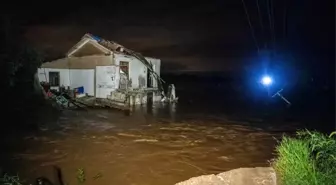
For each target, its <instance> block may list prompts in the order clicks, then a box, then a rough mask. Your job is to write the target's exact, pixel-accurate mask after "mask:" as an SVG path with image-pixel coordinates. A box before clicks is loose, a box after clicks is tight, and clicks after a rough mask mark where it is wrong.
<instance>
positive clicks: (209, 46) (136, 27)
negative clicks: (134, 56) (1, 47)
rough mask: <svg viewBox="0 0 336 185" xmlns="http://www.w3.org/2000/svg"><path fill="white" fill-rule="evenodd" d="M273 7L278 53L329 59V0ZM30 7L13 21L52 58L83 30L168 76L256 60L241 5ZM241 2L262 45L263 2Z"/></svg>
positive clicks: (265, 34) (266, 37) (280, 1)
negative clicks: (147, 59)
mask: <svg viewBox="0 0 336 185" xmlns="http://www.w3.org/2000/svg"><path fill="white" fill-rule="evenodd" d="M257 2H258V3H259V5H260V8H261V13H262V18H263V21H262V23H263V26H264V30H262V29H261V25H260V22H259V20H260V19H259V16H258V11H257V6H256V5H257V4H256V3H257ZM271 2H273V7H274V28H275V35H276V43H277V49H278V50H279V52H283V51H282V50H281V48H282V49H285V50H286V52H287V51H291V52H293V53H294V54H296V53H299V54H300V55H302V54H304V53H312V51H318V52H316V54H315V55H316V56H315V55H314V56H315V57H317V58H319V57H326V56H329V55H330V53H334V41H335V37H334V36H335V33H334V26H335V25H334V24H335V20H334V17H335V15H334V4H333V2H332V1H326V0H322V1H319V2H317V1H313V0H307V1H303V0H302V1H299V0H271ZM329 2H330V3H329ZM29 3H30V2H29ZM29 3H27V7H28V6H29V7H31V8H26V9H25V10H16V11H15V12H19V13H17V14H16V17H17V18H18V19H19V20H20V21H21V22H23V23H25V24H26V28H27V32H26V34H25V36H26V38H27V39H28V40H29V41H30V42H32V43H33V44H34V45H35V46H36V47H37V48H39V49H41V50H43V51H45V52H47V54H49V55H51V56H59V55H60V54H63V53H65V52H66V51H67V50H68V49H69V48H70V47H71V46H72V45H74V44H75V43H76V42H77V41H78V40H79V39H80V38H81V36H82V35H84V34H85V33H87V32H89V33H92V34H95V35H98V36H101V37H104V38H105V39H108V40H114V41H116V42H118V43H120V44H122V45H124V46H126V47H128V48H130V49H133V50H135V51H138V52H141V53H143V54H144V55H146V56H153V57H158V58H160V59H161V60H162V63H163V67H164V69H165V70H201V71H204V70H205V71H209V70H235V69H240V68H241V67H243V66H245V65H249V63H250V62H249V61H250V59H251V58H252V57H253V56H255V55H256V54H257V48H256V46H255V43H254V42H253V39H252V36H251V30H250V28H249V25H248V22H247V18H246V15H245V13H244V7H243V4H242V1H241V0H217V1H216V0H208V1H182V0H180V1H158V0H157V1H154V0H152V1H149V0H147V1H135V3H134V2H132V1H108V0H106V1H100V0H97V1H87V2H84V1H67V2H62V1H52V2H51V1H46V2H44V3H42V4H39V3H34V4H31V3H30V4H29ZM245 3H246V6H247V10H248V11H249V16H250V18H251V20H252V25H253V27H254V29H255V34H256V37H257V40H258V42H259V45H264V44H263V42H265V41H267V42H270V41H271V37H270V28H269V25H268V18H269V17H268V14H267V13H268V12H267V8H266V5H267V0H258V1H257V0H245ZM284 11H286V22H285V25H286V27H285V28H286V29H285V30H286V32H284V27H283V25H284ZM316 45H319V46H316ZM260 47H261V46H260ZM333 55H334V54H333ZM330 56H331V55H330Z"/></svg>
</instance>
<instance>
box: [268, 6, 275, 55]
mask: <svg viewBox="0 0 336 185" xmlns="http://www.w3.org/2000/svg"><path fill="white" fill-rule="evenodd" d="M270 1H272V0H267V12H268V21H269V27H270V31H271V39H272V40H273V48H272V49H274V30H273V23H272V22H273V21H272V13H271V8H270V5H271V3H270Z"/></svg>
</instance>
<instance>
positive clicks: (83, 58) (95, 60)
mask: <svg viewBox="0 0 336 185" xmlns="http://www.w3.org/2000/svg"><path fill="white" fill-rule="evenodd" d="M110 43H112V42H110V41H107V40H103V39H100V38H98V37H95V36H93V35H91V34H85V35H84V36H83V37H82V39H81V40H80V41H79V42H78V43H77V44H76V45H75V46H73V47H72V48H71V49H70V50H69V51H68V53H67V54H66V56H65V57H64V58H61V59H58V60H54V61H51V62H47V63H44V64H42V66H41V67H40V68H39V69H38V77H39V81H40V82H48V83H49V84H50V87H51V89H56V90H57V89H59V88H60V87H62V86H64V87H70V89H74V88H78V87H83V89H84V93H85V94H87V95H89V96H94V97H96V98H107V96H109V95H111V92H113V91H115V90H117V89H125V88H128V89H131V90H132V89H148V88H151V89H155V88H158V85H159V84H158V80H157V78H155V76H154V75H153V73H155V75H156V76H157V75H158V76H160V68H161V61H160V59H156V58H151V57H145V61H146V62H148V63H144V62H143V61H141V60H139V58H137V57H135V56H133V55H130V54H128V53H125V52H123V48H122V46H121V48H120V47H115V46H120V45H118V44H113V45H112V44H110ZM146 64H147V65H146ZM148 64H149V65H150V68H151V69H149V67H148ZM150 70H151V71H150Z"/></svg>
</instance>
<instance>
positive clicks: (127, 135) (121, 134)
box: [118, 133, 141, 137]
mask: <svg viewBox="0 0 336 185" xmlns="http://www.w3.org/2000/svg"><path fill="white" fill-rule="evenodd" d="M118 136H125V137H141V135H135V134H126V133H118Z"/></svg>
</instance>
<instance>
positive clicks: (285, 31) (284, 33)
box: [283, 0, 287, 40]
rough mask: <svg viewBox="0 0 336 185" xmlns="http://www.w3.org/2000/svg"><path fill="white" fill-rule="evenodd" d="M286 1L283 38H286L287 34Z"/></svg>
mask: <svg viewBox="0 0 336 185" xmlns="http://www.w3.org/2000/svg"><path fill="white" fill-rule="evenodd" d="M283 1H284V15H283V39H284V40H285V39H286V34H287V24H286V22H287V8H286V5H287V4H286V0H283Z"/></svg>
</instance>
